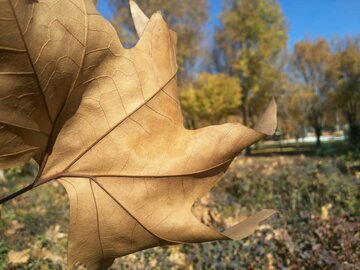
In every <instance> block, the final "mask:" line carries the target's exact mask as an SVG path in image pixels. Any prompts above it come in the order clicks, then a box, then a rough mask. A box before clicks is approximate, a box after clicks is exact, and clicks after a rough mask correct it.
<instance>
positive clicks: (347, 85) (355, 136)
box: [332, 38, 360, 144]
mask: <svg viewBox="0 0 360 270" xmlns="http://www.w3.org/2000/svg"><path fill="white" fill-rule="evenodd" d="M332 64H333V65H332V72H333V73H332V74H333V77H334V78H335V87H334V92H333V93H332V102H333V104H334V105H335V107H336V108H337V109H339V110H340V111H341V112H342V113H343V116H344V118H345V119H346V121H347V124H348V126H349V143H350V144H357V143H359V142H360V125H359V123H358V114H359V112H360V39H359V38H348V39H346V40H342V41H338V42H337V45H336V53H335V55H334V57H333V61H332Z"/></svg>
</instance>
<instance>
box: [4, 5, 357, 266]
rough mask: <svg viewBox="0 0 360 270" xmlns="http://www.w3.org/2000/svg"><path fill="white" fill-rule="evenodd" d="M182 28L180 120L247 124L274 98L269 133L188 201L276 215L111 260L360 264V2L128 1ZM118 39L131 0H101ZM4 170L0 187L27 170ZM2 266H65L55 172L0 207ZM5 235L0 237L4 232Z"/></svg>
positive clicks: (14, 186)
mask: <svg viewBox="0 0 360 270" xmlns="http://www.w3.org/2000/svg"><path fill="white" fill-rule="evenodd" d="M137 3H138V4H139V6H140V7H141V8H142V9H143V10H144V11H145V13H146V14H147V15H149V16H150V15H151V14H152V13H154V12H155V11H158V10H161V12H162V14H163V15H164V17H165V19H166V20H167V21H168V23H169V24H170V26H171V27H172V28H173V29H174V30H176V32H177V33H178V37H179V41H178V64H179V74H178V78H179V79H178V84H179V91H180V95H181V104H182V107H183V113H184V117H185V125H186V126H187V127H188V128H191V129H192V128H200V127H203V126H206V125H212V124H219V123H225V122H241V123H244V124H245V125H248V126H253V125H254V124H255V123H256V121H257V120H258V119H257V117H259V116H260V115H261V113H262V111H263V110H264V108H265V107H266V105H267V103H268V102H269V101H270V99H271V98H272V97H275V98H276V100H277V103H278V107H279V115H278V118H279V126H278V131H277V133H276V134H275V135H274V136H272V137H270V138H268V139H267V140H266V141H263V142H260V143H258V144H257V145H255V146H253V147H252V148H249V149H247V150H246V151H245V153H244V155H242V156H239V157H238V158H237V159H236V160H235V161H234V163H233V164H232V165H231V167H230V169H229V171H228V172H227V174H226V176H225V177H224V179H223V180H222V182H221V184H220V185H219V186H217V187H215V188H214V189H213V190H212V191H211V193H210V194H208V195H207V196H206V197H204V198H201V199H199V200H198V202H197V203H196V204H195V205H194V208H193V212H194V214H195V215H196V216H197V217H198V218H199V219H201V220H202V222H204V223H205V224H207V225H209V226H214V227H217V228H220V229H221V228H225V227H229V226H231V225H233V224H235V223H237V222H238V221H239V220H241V219H242V218H244V217H245V216H246V215H248V214H251V213H254V212H256V211H258V210H260V209H263V208H273V209H277V210H278V211H279V214H278V215H277V216H276V217H275V218H273V219H272V220H271V221H270V223H269V224H267V225H263V226H261V227H260V228H259V230H258V231H257V233H256V234H254V235H253V236H251V237H250V238H248V239H246V240H244V241H239V242H212V243H205V244H197V245H181V246H176V247H166V248H156V249H151V250H147V251H143V252H138V253H136V254H133V255H129V256H126V257H123V258H120V259H118V260H117V261H116V263H115V264H114V266H113V267H112V268H111V269H114V270H115V269H271V270H273V269H360V16H359V14H360V2H359V1H357V0H347V1H340V0H331V1H326V0H318V1H300V0H280V1H276V0H222V1H220V0H219V1H216V0H197V1H194V0H182V1H175V0H137ZM98 9H99V11H100V13H101V14H102V15H103V16H104V17H106V18H107V19H108V20H109V21H111V22H112V23H113V25H114V27H115V28H116V30H117V31H118V33H119V36H120V40H121V42H122V44H123V45H124V46H125V47H132V46H134V45H135V44H136V42H137V37H136V35H135V29H134V26H133V23H132V20H131V17H130V11H129V5H128V1H127V0H99V1H98ZM36 170H37V169H36V166H34V164H32V163H29V164H26V165H25V166H24V167H21V168H20V167H19V168H14V169H11V170H5V171H3V172H0V194H9V193H11V192H12V191H16V190H18V189H19V188H20V187H21V186H24V184H25V183H27V182H31V180H32V179H33V177H34V176H35V175H36ZM0 211H1V220H0V235H1V236H2V237H1V238H0V269H65V266H64V265H65V263H66V245H67V222H68V201H67V196H66V193H65V191H64V190H63V188H62V187H61V186H60V185H59V184H57V183H51V184H48V185H46V186H44V187H41V188H38V189H36V190H34V191H32V192H29V193H27V194H25V195H23V196H21V197H20V198H17V199H16V200H13V201H12V202H10V203H8V204H6V205H4V206H0ZM3 236H4V237H3Z"/></svg>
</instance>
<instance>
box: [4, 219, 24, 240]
mask: <svg viewBox="0 0 360 270" xmlns="http://www.w3.org/2000/svg"><path fill="white" fill-rule="evenodd" d="M24 227H25V225H24V224H22V223H19V222H18V221H17V220H13V221H12V222H11V227H10V228H9V229H8V230H6V231H5V233H4V235H5V236H6V237H10V236H12V235H14V234H15V233H16V231H18V230H21V229H23V228H24Z"/></svg>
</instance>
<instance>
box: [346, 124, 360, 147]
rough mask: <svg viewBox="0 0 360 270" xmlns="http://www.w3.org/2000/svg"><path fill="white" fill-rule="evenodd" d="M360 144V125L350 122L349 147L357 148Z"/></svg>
mask: <svg viewBox="0 0 360 270" xmlns="http://www.w3.org/2000/svg"><path fill="white" fill-rule="evenodd" d="M358 144H360V125H359V124H357V123H354V122H351V123H350V122H349V145H350V146H355V145H358Z"/></svg>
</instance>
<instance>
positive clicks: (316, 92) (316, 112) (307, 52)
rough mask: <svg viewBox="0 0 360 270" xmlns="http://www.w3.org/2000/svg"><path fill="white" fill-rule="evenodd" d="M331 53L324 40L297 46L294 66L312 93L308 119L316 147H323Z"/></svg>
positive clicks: (298, 75) (304, 42)
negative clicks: (313, 133) (313, 132)
mask: <svg viewBox="0 0 360 270" xmlns="http://www.w3.org/2000/svg"><path fill="white" fill-rule="evenodd" d="M330 60H331V51H330V47H329V44H328V43H327V41H326V40H324V39H318V40H317V41H316V42H314V43H312V42H310V41H307V40H305V41H301V42H299V43H297V44H296V45H295V51H294V55H293V59H292V66H293V68H294V71H295V73H296V75H297V79H298V81H299V82H300V83H302V84H304V87H305V88H306V89H308V90H309V91H310V92H311V98H310V102H311V108H310V110H309V112H308V114H307V118H308V120H309V122H310V124H311V126H312V127H313V128H314V130H315V134H316V145H317V146H318V147H319V146H320V145H321V140H320V137H321V134H322V129H323V125H324V112H325V106H326V102H327V95H328V91H327V90H328V89H329V87H330V85H329V82H330V80H329V77H328V76H329V75H328V74H329V63H330Z"/></svg>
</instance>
